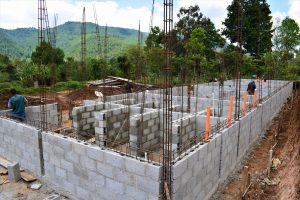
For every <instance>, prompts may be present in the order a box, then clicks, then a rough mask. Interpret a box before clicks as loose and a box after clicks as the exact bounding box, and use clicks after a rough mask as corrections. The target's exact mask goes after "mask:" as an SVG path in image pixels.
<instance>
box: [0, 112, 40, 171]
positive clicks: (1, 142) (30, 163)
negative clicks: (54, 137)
mask: <svg viewBox="0 0 300 200" xmlns="http://www.w3.org/2000/svg"><path fill="white" fill-rule="evenodd" d="M39 138H40V139H41V132H40V130H38V129H36V128H34V127H31V126H28V125H25V124H21V123H18V122H15V121H12V120H10V119H5V118H0V155H1V156H3V157H5V158H7V159H8V160H10V161H12V162H13V161H14V162H18V163H19V164H20V165H21V167H23V168H25V169H27V170H29V171H30V172H31V173H33V174H35V175H40V174H41V160H40V151H41V150H40V146H39Z"/></svg>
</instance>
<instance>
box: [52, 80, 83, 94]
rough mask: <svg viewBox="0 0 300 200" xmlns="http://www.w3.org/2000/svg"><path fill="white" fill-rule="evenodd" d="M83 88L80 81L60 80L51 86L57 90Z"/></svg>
mask: <svg viewBox="0 0 300 200" xmlns="http://www.w3.org/2000/svg"><path fill="white" fill-rule="evenodd" d="M80 88H82V84H81V83H80V82H78V81H68V82H58V83H56V84H55V85H53V86H52V87H51V90H53V91H55V92H59V91H64V90H76V89H80Z"/></svg>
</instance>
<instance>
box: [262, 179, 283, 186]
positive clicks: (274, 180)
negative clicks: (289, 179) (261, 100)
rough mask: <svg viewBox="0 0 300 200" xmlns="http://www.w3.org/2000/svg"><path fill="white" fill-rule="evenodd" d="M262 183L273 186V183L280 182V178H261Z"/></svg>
mask: <svg viewBox="0 0 300 200" xmlns="http://www.w3.org/2000/svg"><path fill="white" fill-rule="evenodd" d="M263 182H264V183H266V184H267V185H269V186H274V185H278V184H279V183H280V178H276V177H275V178H273V179H271V178H264V180H263Z"/></svg>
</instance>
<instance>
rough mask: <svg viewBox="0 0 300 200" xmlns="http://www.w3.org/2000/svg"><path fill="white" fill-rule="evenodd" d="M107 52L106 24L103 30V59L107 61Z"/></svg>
mask: <svg viewBox="0 0 300 200" xmlns="http://www.w3.org/2000/svg"><path fill="white" fill-rule="evenodd" d="M107 53H108V35H107V24H106V26H105V32H104V60H105V62H108V60H107Z"/></svg>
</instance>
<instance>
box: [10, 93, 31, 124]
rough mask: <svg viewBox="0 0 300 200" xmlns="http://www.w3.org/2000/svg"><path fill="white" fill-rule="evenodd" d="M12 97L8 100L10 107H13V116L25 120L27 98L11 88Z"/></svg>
mask: <svg viewBox="0 0 300 200" xmlns="http://www.w3.org/2000/svg"><path fill="white" fill-rule="evenodd" d="M10 94H11V97H10V98H9V100H8V108H9V109H11V110H12V111H11V118H13V119H17V120H19V121H24V120H25V118H26V114H25V104H27V103H28V101H27V99H26V98H25V97H24V96H22V95H19V94H17V91H16V90H15V89H11V90H10Z"/></svg>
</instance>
